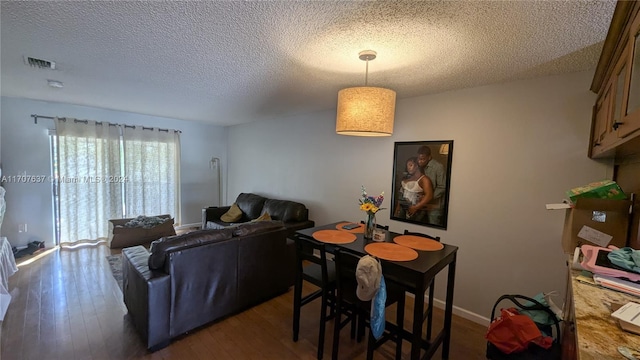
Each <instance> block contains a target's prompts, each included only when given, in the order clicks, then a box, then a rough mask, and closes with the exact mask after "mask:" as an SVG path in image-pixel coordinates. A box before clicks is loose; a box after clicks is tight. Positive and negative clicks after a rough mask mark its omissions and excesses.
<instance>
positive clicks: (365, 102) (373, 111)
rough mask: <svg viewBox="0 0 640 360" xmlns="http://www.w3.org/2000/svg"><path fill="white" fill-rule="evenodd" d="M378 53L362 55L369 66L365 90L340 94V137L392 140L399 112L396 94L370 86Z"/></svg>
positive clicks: (337, 131)
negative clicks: (381, 137)
mask: <svg viewBox="0 0 640 360" xmlns="http://www.w3.org/2000/svg"><path fill="white" fill-rule="evenodd" d="M375 58H376V52H375V51H372V50H365V51H362V52H360V60H364V61H366V62H367V69H366V75H365V86H361V87H351V88H346V89H342V90H340V91H338V109H337V114H336V133H337V134H340V135H351V136H391V135H392V134H393V120H394V116H395V112H396V92H395V91H393V90H390V89H385V88H380V87H371V86H367V81H368V77H369V60H373V59H375Z"/></svg>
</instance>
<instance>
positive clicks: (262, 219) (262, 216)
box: [251, 212, 273, 222]
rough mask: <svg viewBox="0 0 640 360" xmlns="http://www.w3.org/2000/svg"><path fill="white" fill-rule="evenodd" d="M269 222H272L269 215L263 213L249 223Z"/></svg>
mask: <svg viewBox="0 0 640 360" xmlns="http://www.w3.org/2000/svg"><path fill="white" fill-rule="evenodd" d="M271 220H273V219H272V218H271V215H269V213H268V212H263V213H262V215H260V216H258V218H257V219H253V220H251V221H253V222H256V221H271Z"/></svg>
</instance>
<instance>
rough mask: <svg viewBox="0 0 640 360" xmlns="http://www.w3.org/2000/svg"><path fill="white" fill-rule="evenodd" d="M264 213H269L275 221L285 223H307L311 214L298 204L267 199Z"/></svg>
mask: <svg viewBox="0 0 640 360" xmlns="http://www.w3.org/2000/svg"><path fill="white" fill-rule="evenodd" d="M262 212H268V213H269V214H270V215H271V218H272V219H274V220H281V221H283V222H286V223H287V222H298V221H306V220H307V218H308V216H309V213H308V210H307V208H306V207H305V206H304V205H303V204H301V203H298V202H295V201H289V200H275V199H267V200H266V201H265V202H264V207H263V209H262Z"/></svg>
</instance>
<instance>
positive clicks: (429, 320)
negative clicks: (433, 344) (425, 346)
mask: <svg viewBox="0 0 640 360" xmlns="http://www.w3.org/2000/svg"><path fill="white" fill-rule="evenodd" d="M434 283H435V282H434V281H433V280H431V284H430V285H429V305H427V341H431V323H432V322H433V293H434V289H433V285H434Z"/></svg>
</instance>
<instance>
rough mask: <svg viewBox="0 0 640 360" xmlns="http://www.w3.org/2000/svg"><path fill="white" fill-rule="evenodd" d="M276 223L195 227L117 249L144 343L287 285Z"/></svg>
mask: <svg viewBox="0 0 640 360" xmlns="http://www.w3.org/2000/svg"><path fill="white" fill-rule="evenodd" d="M286 236H287V229H286V228H285V227H284V226H283V223H282V222H281V221H261V222H251V223H249V224H241V225H238V226H235V227H229V228H226V229H209V230H198V231H193V232H190V233H187V234H183V235H178V236H171V237H166V238H162V239H159V240H157V241H154V242H153V243H152V244H151V248H150V251H147V250H146V249H145V248H144V247H143V246H135V247H130V248H125V249H123V250H122V254H123V293H124V303H125V305H126V306H127V309H128V310H129V315H130V317H131V320H132V321H133V323H134V326H135V328H136V329H137V331H138V332H139V333H140V334H141V336H142V337H143V339H144V341H145V345H146V346H147V348H148V349H150V350H152V351H155V350H158V349H161V348H163V347H165V346H167V345H168V344H169V342H170V340H171V339H173V338H175V337H176V336H179V335H182V334H184V333H186V332H188V331H190V330H192V329H195V328H197V327H199V326H202V325H204V324H207V323H209V322H212V321H214V320H217V319H220V318H222V317H225V316H227V315H231V314H234V313H237V312H239V311H241V310H244V309H247V308H249V307H251V306H254V305H257V304H259V303H261V302H263V301H265V300H267V299H269V298H272V297H274V296H276V295H279V294H281V293H284V292H286V291H287V290H288V289H289V287H290V286H292V285H293V277H294V269H295V252H294V251H293V249H292V248H291V246H288V245H287V238H286Z"/></svg>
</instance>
